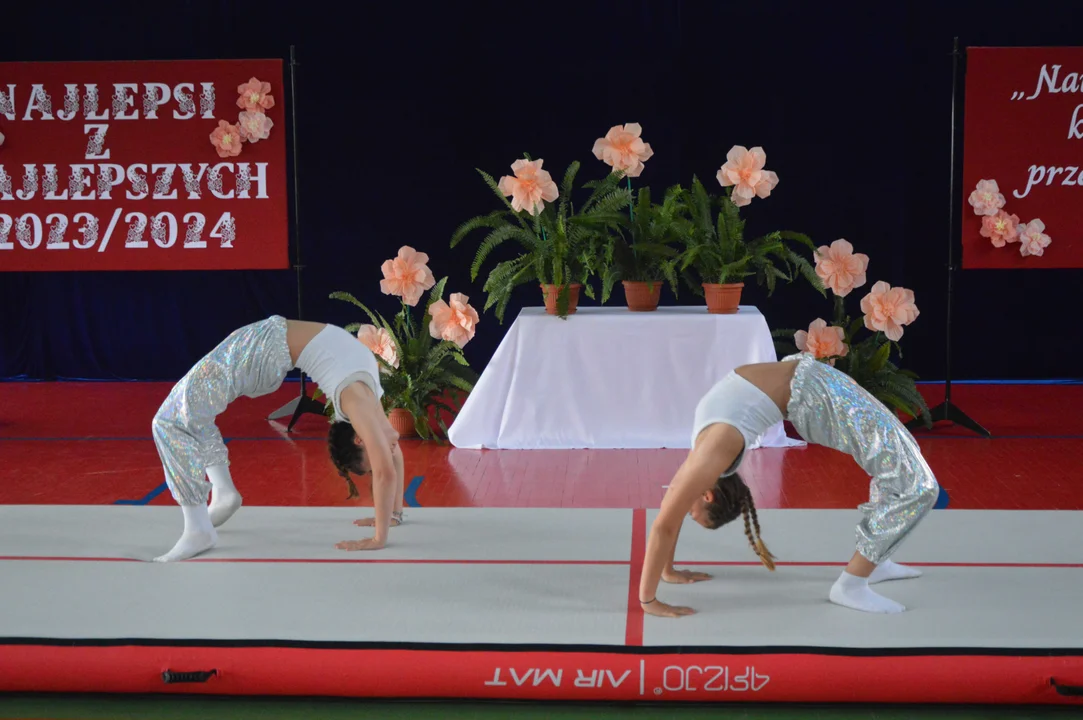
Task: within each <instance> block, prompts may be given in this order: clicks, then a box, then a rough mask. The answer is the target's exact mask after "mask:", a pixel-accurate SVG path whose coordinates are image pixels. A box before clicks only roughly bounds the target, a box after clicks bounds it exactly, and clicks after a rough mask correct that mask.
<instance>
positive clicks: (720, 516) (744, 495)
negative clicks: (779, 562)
mask: <svg viewBox="0 0 1083 720" xmlns="http://www.w3.org/2000/svg"><path fill="white" fill-rule="evenodd" d="M711 494H712V496H713V499H712V500H711V501H710V502H708V503H706V504H705V507H706V509H707V523H706V526H707V528H709V529H711V530H717V529H718V528H720V527H722V526H723V525H725V524H727V523H730V522H733V521H734V520H736V519H737V516H738V515H743V516H744V518H745V535H746V536H747V537H748V544H749V545H751V546H752V551H753V552H754V553H756V555H757V556H758V557H759V558H760V562H762V563H763V564H764V566H765V567H766V568H767V569H768V570H774V569H775V556H774V555H772V554H771V551H770V550H768V549H767V546H766V545H764V544H763V539H762V538H761V537H760V519H759V518H758V517H757V516H756V504H755V503H754V502H753V501H752V491H751V490H749V489H748V486H747V485H745V481H744V480H742V479H741V476H740V475H738V474H737V473H734V474H732V475H729V476H726V477H720V478H718V480H717V481H715V484H714V487H712V488H711ZM753 528H754V529H755V531H756V532H755V535H753V533H752V531H753Z"/></svg>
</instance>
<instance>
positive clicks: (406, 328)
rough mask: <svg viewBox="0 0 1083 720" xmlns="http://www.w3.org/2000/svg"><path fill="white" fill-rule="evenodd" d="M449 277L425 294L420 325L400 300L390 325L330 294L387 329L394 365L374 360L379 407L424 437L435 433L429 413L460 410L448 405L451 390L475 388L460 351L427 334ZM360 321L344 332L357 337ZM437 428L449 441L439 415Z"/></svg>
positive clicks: (351, 300) (344, 295)
mask: <svg viewBox="0 0 1083 720" xmlns="http://www.w3.org/2000/svg"><path fill="white" fill-rule="evenodd" d="M446 283H447V278H446V277H445V278H443V279H442V280H440V282H438V283H436V285H435V286H434V287H433V289H432V291H431V292H430V293H429V299H428V302H426V303H425V311H424V315H423V316H422V318H421V320H420V321H416V320H415V319H414V318H413V317H411V313H410V309H411V308H410V307H409V306H408V305H406V303H405V302H404V303H403V304H402V309H401V310H399V312H398V313H396V314H395V316H394V317H393V318H392V321H391V322H388V321H387V320H386V319H385V318H384V316H383V315H380V314H379V313H375V312H373V311H372V310H370V309H369V308H367V307H366V306H365V305H364V304H363V303H361V302H360V301H359V300H358V299H357V298H355V297H354V296H353V295H351V294H350V293H347V292H334V293H331V298H332V299H333V300H342V301H343V302H348V303H350V304H351V305H355V306H356V307H358V308H360V309H361V310H362V312H364V313H365V315H367V316H368V319H369V320H370V321H371V323H372V325H374V326H376V327H377V328H382V329H384V330H386V331H387V334H388V335H389V336H390V338H391V342H392V343H393V345H394V350H395V359H397V361H398V362H397V363H396V364H391V363H388V362H387V360H385V359H384V358H383V357H380V356H377V358H376V360H377V362H379V363H380V385H381V386H382V387H383V390H384V396H383V406H384V411H385V412H390V411H392V410H395V409H399V408H401V409H403V410H406V411H408V412H409V413H410V415H411V416H412V417H413V419H414V428H415V429H416V430H417V433H418V435H420V436H421V437H422V438H424V439H432V438H433V437H434V435H435V434H434V433H433V431H432V428H431V426H430V423H429V411H430V409H432V408H435V409H436V410H437V411H440V410H443V411H446V412H448V413H450V414H451V415H455V414H456V413H458V411H459V409H460V408H458V407H453V406H452V405H450V404H448V400H447V398H448V395H449V393H452V392H454V391H455V390H461V391H463V392H467V393H468V392H470V391H471V390H473V389H474V383H475V382H476V381H477V374H476V373H475V372H474V371H473V370H471V369H470V364H469V363H468V362H467V360H466V356H464V355H463V351H462V348H460V347H459V346H458V345H456V344H455V343H453V342H449V341H447V340H440V341H438V340H435V339H434V338H433V337H432V335H431V334H430V333H429V322H430V320H431V318H432V316H431V315H430V314H429V309H430V308H431V307H432V304H433V303H435V302H436V301H437V300H440V299H441V298H442V296H443V294H444V286H445V284H446ZM360 327H361V323H351V324H349V325H347V326H346V330H347V331H349V332H351V333H356V332H357V331H358V330H359V329H360ZM325 413H326V414H327V415H328V416H332V415H333V414H334V406H333V405H332V402H331V400H330V399H328V400H327V404H326V406H325ZM437 425H438V426H439V428H440V431H441V434H440V436H441V437H443V438H446V437H447V424H446V423H445V422H444V420H443V418H442V417H441V416H440V414H439V412H438V413H437Z"/></svg>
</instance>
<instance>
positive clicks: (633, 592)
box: [624, 508, 647, 647]
mask: <svg viewBox="0 0 1083 720" xmlns="http://www.w3.org/2000/svg"><path fill="white" fill-rule="evenodd" d="M646 552H647V511H646V510H645V509H643V508H639V509H637V510H633V511H632V555H631V559H630V561H629V563H628V565H629V567H628V620H627V624H626V625H625V630H624V644H625V645H630V646H632V647H639V646H641V645H642V644H643V608H642V606H640V604H639V579H640V577H641V576H642V575H643V554H644V553H646Z"/></svg>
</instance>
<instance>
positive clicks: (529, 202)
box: [497, 159, 558, 215]
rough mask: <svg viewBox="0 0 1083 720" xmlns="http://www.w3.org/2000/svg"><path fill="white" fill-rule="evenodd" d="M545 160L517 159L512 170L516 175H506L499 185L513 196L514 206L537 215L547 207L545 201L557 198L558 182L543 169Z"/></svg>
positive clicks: (517, 209)
mask: <svg viewBox="0 0 1083 720" xmlns="http://www.w3.org/2000/svg"><path fill="white" fill-rule="evenodd" d="M543 162H545V161H544V160H525V159H524V160H516V161H515V162H514V163H512V166H511V170H512V172H514V173H515V177H511V176H510V175H505V176H504V177H502V178H500V183H499V184H498V185H497V187H498V188H499V189H500V192H502V193H504V194H505V195H507V196H508V197H510V198H511V206H512V208H513V209H514V210H515V211H516V212H518V211H520V210H526V211H528V212H529V213H530V214H531V215H537V214H538V213H540V212H541V211H542V210H543V209H545V202H543V201H546V202H553V201H554V200H556V199H557V195H558V193H557V184H556V183H555V182H553V177H552V176H551V175H550V174H549V171H548V170H542V163H543Z"/></svg>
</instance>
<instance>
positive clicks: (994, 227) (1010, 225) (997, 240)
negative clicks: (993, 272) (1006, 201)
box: [981, 210, 1019, 248]
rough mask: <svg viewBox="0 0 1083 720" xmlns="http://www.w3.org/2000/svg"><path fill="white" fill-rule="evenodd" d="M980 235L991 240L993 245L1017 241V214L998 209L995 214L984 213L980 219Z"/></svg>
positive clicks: (997, 245)
mask: <svg viewBox="0 0 1083 720" xmlns="http://www.w3.org/2000/svg"><path fill="white" fill-rule="evenodd" d="M981 236H982V237H987V238H989V239H990V240H992V241H993V247H998V248H999V247H1004V245H1005V244H1007V243H1011V242H1018V241H1019V216H1018V215H1009V214H1008V213H1006V212H1004V211H1003V210H1000V211H998V212H997V214H996V215H985V216H983V217H982V219H981Z"/></svg>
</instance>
